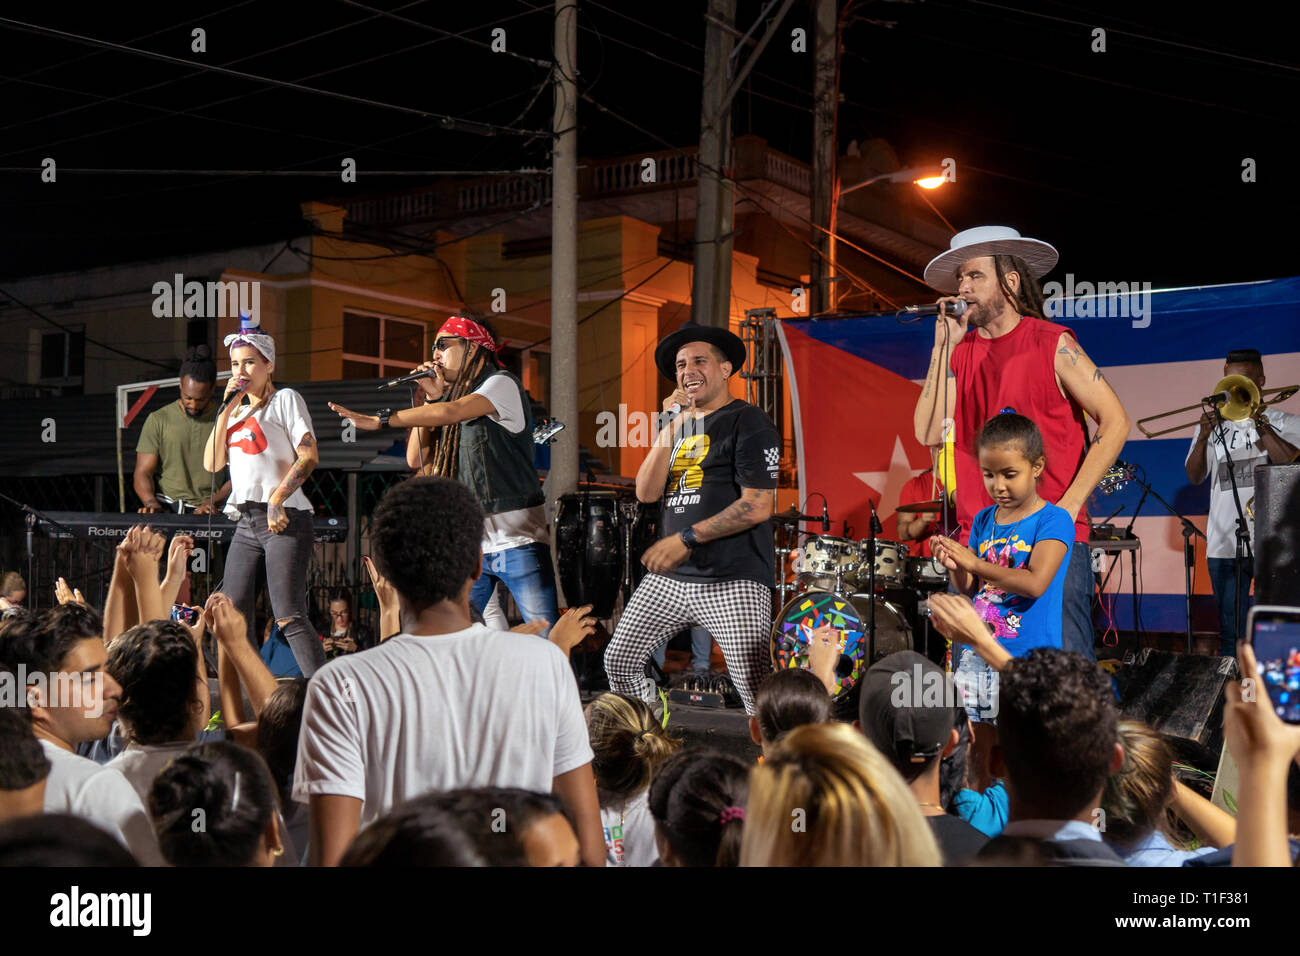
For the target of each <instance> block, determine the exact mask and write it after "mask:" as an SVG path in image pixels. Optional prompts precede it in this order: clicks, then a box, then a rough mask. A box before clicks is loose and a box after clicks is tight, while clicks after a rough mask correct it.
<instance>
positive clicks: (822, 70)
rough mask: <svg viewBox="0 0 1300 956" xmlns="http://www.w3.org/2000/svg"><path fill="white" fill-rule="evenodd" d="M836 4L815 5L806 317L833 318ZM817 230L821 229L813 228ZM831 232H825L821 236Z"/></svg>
mask: <svg viewBox="0 0 1300 956" xmlns="http://www.w3.org/2000/svg"><path fill="white" fill-rule="evenodd" d="M837 6H838V2H837V0H813V142H812V176H811V189H810V190H809V199H810V200H811V202H810V205H811V208H810V210H809V217H808V218H809V219H811V220H812V221H813V223H814V226H813V230H812V232H813V234H812V236H811V239H812V242H813V245H814V246H816V247H817V251H816V252H815V253H813V257H812V268H811V270H809V271H810V275H811V277H812V282H811V285H812V288H811V289H810V290H809V293H810V294H809V305H810V307H811V308H810V310H809V311H810V314H812V315H816V314H818V313H821V312H833V311H834V310H835V303H836V301H837V299H838V298H839V297H838V296H837V295H836V289H835V239H834V237H833V236H831V234H830V233H833V232H834V231H835V192H836V185H837V178H836V177H837V175H838V174H837V170H836V159H837V151H838V140H837V137H836V133H835V117H836V113H837V112H838V107H839V103H838V102H836V100H837V98H838V96H839V87H840V77H839V72H840V51H839V43H840V37H839V11H838V10H837V9H836V8H837ZM817 226H821V227H822V228H821V229H818V228H816V227H817ZM823 230H829V232H826V231H823Z"/></svg>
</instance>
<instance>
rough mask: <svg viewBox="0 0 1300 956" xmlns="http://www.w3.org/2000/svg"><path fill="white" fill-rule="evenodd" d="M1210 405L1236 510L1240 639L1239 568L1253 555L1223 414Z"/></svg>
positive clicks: (1238, 626)
mask: <svg viewBox="0 0 1300 956" xmlns="http://www.w3.org/2000/svg"><path fill="white" fill-rule="evenodd" d="M1206 404H1209V405H1210V408H1211V410H1212V411H1213V412H1214V418H1215V422H1216V425H1215V428H1216V429H1217V431H1218V436H1217V437H1218V439H1219V444H1220V445H1221V446H1222V447H1223V457H1224V460H1225V461H1226V462H1227V465H1228V482H1229V484H1231V485H1232V503H1233V505H1235V506H1236V508H1237V537H1236V550H1235V553H1234V554H1233V559H1232V564H1233V588H1234V592H1233V622H1232V623H1233V627H1234V628H1235V630H1236V632H1237V633H1236V637H1237V638H1238V639H1240V638H1241V632H1242V628H1243V626H1244V625H1243V622H1242V620H1241V611H1242V607H1241V605H1242V603H1243V601H1242V594H1241V568H1242V558H1243V557H1245V558H1248V559H1249V560H1250V561H1251V563H1252V564H1253V563H1254V560H1255V555H1254V553H1253V552H1252V551H1251V548H1250V530H1249V529H1248V528H1247V527H1246V516H1245V514H1244V513H1243V512H1242V510H1241V495H1240V493H1239V492H1238V491H1237V469H1236V466H1235V465H1234V464H1233V461H1232V452H1230V451H1229V450H1228V441H1227V438H1226V437H1225V436H1224V428H1223V413H1222V412H1220V411H1219V406H1218V404H1217V403H1206Z"/></svg>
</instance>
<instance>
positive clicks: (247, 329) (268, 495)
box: [203, 316, 325, 677]
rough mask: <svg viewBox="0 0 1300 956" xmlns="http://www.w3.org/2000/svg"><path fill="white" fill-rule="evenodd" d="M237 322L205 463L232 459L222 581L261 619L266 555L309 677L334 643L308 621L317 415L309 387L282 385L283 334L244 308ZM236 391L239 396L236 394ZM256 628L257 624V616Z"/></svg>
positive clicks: (216, 465)
mask: <svg viewBox="0 0 1300 956" xmlns="http://www.w3.org/2000/svg"><path fill="white" fill-rule="evenodd" d="M240 319H241V321H240V329H239V331H238V332H236V333H234V334H232V335H228V336H226V339H225V344H226V347H227V348H228V349H230V371H231V377H230V382H229V383H228V384H227V386H226V394H225V398H224V401H227V402H229V404H226V405H224V407H223V408H222V410H221V411H220V412H219V413H218V415H217V421H216V424H215V425H214V426H213V429H212V436H211V437H209V439H208V444H207V447H206V448H205V449H204V452H203V466H204V467H205V468H207V469H208V470H209V471H218V470H220V469H221V468H223V467H225V466H226V464H227V463H229V466H230V485H231V492H230V498H229V500H228V501H227V502H226V509H225V513H226V514H227V515H228V516H229V517H230V518H231V520H237V521H238V522H239V527H237V528H236V529H235V537H234V540H233V541H231V543H230V550H229V551H228V552H227V553H226V573H225V580H224V581H223V582H222V585H221V588H220V590H221V591H223V592H224V593H225V594H226V595H227V596H229V597H230V599H231V600H232V601H234V603H235V605H236V606H237V607H238V608H239V609H240V611H242V612H243V614H244V618H245V619H246V620H247V621H249V622H251V621H252V620H253V607H254V604H255V603H256V600H257V580H256V576H257V564H258V559H259V558H261V557H265V559H266V584H267V589H268V591H269V592H270V597H271V611H272V613H273V614H274V615H275V618H276V620H278V621H279V622H280V626H281V628H282V630H283V632H284V635H285V638H286V639H287V640H288V642H289V646H290V647H291V648H293V656H294V659H295V660H296V661H297V662H298V667H299V668H300V669H301V670H302V673H303V676H304V677H310V676H311V675H312V674H314V673H315V672H316V670H317V669H318V668H319V667H320V666H321V665H322V664H324V663H325V651H324V649H323V648H322V647H321V643H320V640H319V639H318V638H317V637H316V634H315V632H314V631H313V630H312V628H311V626H310V624H309V623H308V617H307V603H306V599H307V565H308V563H309V562H310V560H311V551H312V506H311V502H310V501H308V500H307V496H306V495H305V494H303V492H302V483H303V482H304V481H306V480H307V476H308V475H310V474H311V472H312V469H314V468H315V467H316V463H317V462H318V461H319V457H318V454H317V450H316V438H315V436H314V435H313V434H312V425H311V416H310V415H309V414H308V412H307V403H306V402H304V401H303V399H302V396H301V395H299V394H298V393H297V392H295V391H294V390H293V389H290V388H281V389H277V388H276V387H275V385H274V384H272V382H271V374H272V372H274V371H275V342H274V340H273V339H272V338H271V336H269V335H267V334H266V333H265V332H263V331H262V330H261V328H259V327H258V325H257V323H256V321H255V320H252V319H249V318H247V317H245V316H241V317H240ZM232 399H233V401H232ZM248 633H249V634H250V635H251V634H252V633H253V628H252V627H251V626H250V627H249V629H248Z"/></svg>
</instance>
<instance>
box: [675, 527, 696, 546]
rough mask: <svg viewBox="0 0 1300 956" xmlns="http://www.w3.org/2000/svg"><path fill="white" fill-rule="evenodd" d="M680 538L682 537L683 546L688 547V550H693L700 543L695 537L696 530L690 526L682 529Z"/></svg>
mask: <svg viewBox="0 0 1300 956" xmlns="http://www.w3.org/2000/svg"><path fill="white" fill-rule="evenodd" d="M679 537H681V539H682V544H684V545H686V547H688V548H692V549H693V548H694V547H695V546H696V545H697V544H699V543H700V542H699V540H698V539H697V538H696V537H695V529H694V528H692V527H689V526H688V527H686V528H683V529H682V532H681V534H680V536H679Z"/></svg>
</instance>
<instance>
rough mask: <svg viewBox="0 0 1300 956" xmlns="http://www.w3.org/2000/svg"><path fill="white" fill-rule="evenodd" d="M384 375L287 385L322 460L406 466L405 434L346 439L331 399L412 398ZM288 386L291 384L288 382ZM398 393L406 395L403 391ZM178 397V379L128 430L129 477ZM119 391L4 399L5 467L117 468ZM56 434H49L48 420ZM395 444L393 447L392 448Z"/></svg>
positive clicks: (10, 471)
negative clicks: (156, 422) (300, 403)
mask: <svg viewBox="0 0 1300 956" xmlns="http://www.w3.org/2000/svg"><path fill="white" fill-rule="evenodd" d="M382 381H383V380H382V379H344V380H342V381H331V382H302V383H294V384H289V383H285V384H286V386H287V387H289V388H292V389H293V390H294V391H296V392H298V394H300V395H301V396H302V397H303V399H304V400H305V401H306V402H307V409H308V412H309V413H310V414H311V420H312V427H313V429H314V430H315V433H316V441H317V444H318V446H319V448H320V465H319V466H318V467H320V468H329V469H340V470H344V471H387V470H405V468H406V451H405V448H404V447H403V443H402V439H401V438H400V437H395V433H392V432H363V431H357V432H356V441H354V442H344V441H343V440H342V436H343V429H342V428H341V420H340V419H339V417H338V415H336V414H335V413H334V412H332V411H330V409H329V406H328V405H327V404H326V403H327V402H334V403H335V404H338V405H343V406H345V407H347V408H353V409H356V410H357V411H373V410H377V409H379V408H381V407H383V405H384V404H385V403H389V404H392V403H393V402H394V401H395V400H396V401H397V402H398V403H399V404H403V405H404V404H406V396H405V393H404V392H402V391H401V390H400V389H399V390H396V394H395V393H394V392H378V391H376V390H375V387H376V386H377V385H379V384H380V383H381V382H382ZM282 387H285V386H282ZM398 396H400V397H398ZM176 398H177V390H176V387H175V386H171V387H167V388H160V389H159V390H158V392H157V393H156V394H155V395H154V396H153V397H152V398H151V399H150V400H149V402H148V403H147V404H146V405H145V407H144V408H143V409H141V410H140V412H139V414H137V415H136V417H135V418H134V419H133V420H132V422H131V426H130V427H129V428H126V429H123V431H122V463H123V468H124V470H125V472H126V474H127V476H128V478H127V480H128V481H129V480H130V477H129V476H130V473H131V471H132V470H133V469H134V467H135V444H136V441H137V439H138V438H139V437H140V429H141V428H142V427H143V426H144V421H145V419H146V418H148V417H149V413H150V412H152V411H154V410H155V409H158V408H161V407H163V406H164V405H166V404H167V403H168V402H173V401H175V400H176ZM114 400H115V396H113V395H70V396H66V397H63V398H41V399H32V400H22V401H6V402H0V438H3V441H0V475H4V476H33V477H39V476H43V475H77V474H104V473H108V472H116V471H117V445H116V437H115V432H114V428H113V404H114ZM51 423H52V426H53V437H54V439H55V440H54V441H52V442H50V441H43V440H42V435H43V434H45V435H46V436H47V437H48V435H49V432H50V424H51ZM387 452H394V453H393V454H386V453H387Z"/></svg>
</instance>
